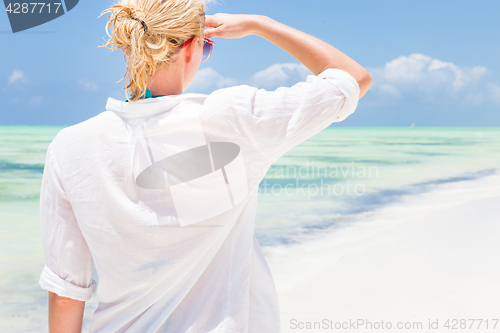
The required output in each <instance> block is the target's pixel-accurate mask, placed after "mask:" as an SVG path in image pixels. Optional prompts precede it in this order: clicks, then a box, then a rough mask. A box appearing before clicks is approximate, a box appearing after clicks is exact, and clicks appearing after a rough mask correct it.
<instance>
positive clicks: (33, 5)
mask: <svg viewBox="0 0 500 333" xmlns="http://www.w3.org/2000/svg"><path fill="white" fill-rule="evenodd" d="M60 7H61V3H60V2H57V3H52V8H51V4H50V3H44V2H30V3H28V2H24V3H9V5H8V6H7V8H5V11H6V12H8V13H9V14H28V13H31V14H37V13H38V14H42V13H49V14H50V13H55V14H57V12H58V11H59V8H60Z"/></svg>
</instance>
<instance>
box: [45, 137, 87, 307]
mask: <svg viewBox="0 0 500 333" xmlns="http://www.w3.org/2000/svg"><path fill="white" fill-rule="evenodd" d="M40 222H41V228H42V242H43V248H44V255H45V267H44V268H43V271H42V274H41V276H40V280H39V284H40V286H41V287H42V289H45V290H48V291H51V292H53V293H55V294H57V295H59V296H62V297H68V298H72V299H76V300H79V301H87V300H89V299H90V298H91V296H92V294H93V293H94V291H95V289H96V282H95V281H94V280H93V279H92V272H93V259H92V255H91V254H90V251H89V248H88V246H87V243H86V241H85V239H84V238H83V235H82V233H81V231H80V228H79V227H78V223H77V221H76V218H75V215H74V213H73V209H72V207H71V204H70V202H69V200H68V198H67V197H66V193H65V191H64V188H63V186H62V183H61V180H60V177H59V169H58V166H57V163H56V161H55V159H54V156H53V154H52V143H51V144H50V145H49V148H48V150H47V155H46V159H45V167H44V171H43V176H42V185H41V191H40Z"/></svg>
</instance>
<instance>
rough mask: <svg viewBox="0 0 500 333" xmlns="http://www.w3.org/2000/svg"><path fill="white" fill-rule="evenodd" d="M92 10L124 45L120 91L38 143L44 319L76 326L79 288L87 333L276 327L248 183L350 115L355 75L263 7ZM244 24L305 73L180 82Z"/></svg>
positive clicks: (191, 3)
mask: <svg viewBox="0 0 500 333" xmlns="http://www.w3.org/2000/svg"><path fill="white" fill-rule="evenodd" d="M104 12H109V13H111V16H110V22H109V23H108V24H109V27H111V34H110V37H111V38H110V40H109V41H108V43H107V44H106V45H105V46H107V47H110V48H112V49H118V48H121V49H122V50H123V52H124V53H125V55H126V59H127V72H126V77H127V88H128V89H129V91H130V92H131V97H129V98H128V99H127V101H118V100H116V99H113V98H109V99H108V103H107V106H106V111H104V112H102V113H100V114H99V115H97V116H95V117H93V118H91V119H88V120H86V121H84V122H82V123H79V124H76V125H73V126H70V127H67V128H65V129H63V130H62V131H60V132H59V133H58V135H57V136H56V137H55V139H54V140H53V141H52V143H51V144H50V146H49V148H48V151H47V157H46V164H45V169H44V174H43V181H42V188H41V196H40V216H41V224H42V234H43V242H44V251H45V259H46V265H45V267H44V269H43V272H42V275H41V277H40V285H41V286H42V288H44V289H46V290H48V291H49V330H50V332H65V333H68V332H80V331H81V326H82V316H83V310H84V304H85V301H86V300H88V299H89V298H90V297H91V295H92V294H93V293H94V291H96V296H97V299H98V301H99V306H98V308H97V310H96V311H95V313H94V316H93V320H92V325H91V328H90V332H196V333H200V332H231V333H234V332H257V333H273V332H279V331H280V323H279V308H278V299H277V295H276V289H275V286H274V283H273V279H272V276H271V273H270V271H269V268H268V266H267V263H266V261H265V259H264V256H263V255H262V252H261V250H260V247H259V244H258V242H257V240H256V238H255V235H254V231H253V227H254V220H255V209H256V204H257V193H258V184H259V182H260V181H261V180H262V178H263V177H264V175H265V173H266V171H267V170H268V168H269V167H270V166H271V164H272V163H273V162H275V161H276V160H277V159H278V158H279V157H280V156H281V155H283V154H284V153H285V152H287V151H288V150H289V149H291V148H293V147H294V146H296V145H298V144H299V143H301V142H303V141H304V140H306V139H308V138H309V137H311V136H313V135H315V134H317V133H318V132H320V131H321V130H323V129H325V128H326V127H328V126H329V125H330V124H331V123H333V122H336V121H341V120H343V119H345V118H346V117H347V116H348V115H349V114H351V113H352V112H354V110H355V108H356V106H357V103H358V99H359V98H361V97H362V96H363V95H364V94H365V93H366V91H367V90H368V88H369V86H370V84H371V76H370V74H369V73H368V72H367V71H366V70H365V69H364V68H363V67H361V66H360V65H359V64H357V63H356V62H355V61H353V60H352V59H350V58H349V57H347V56H346V55H345V54H343V53H342V52H340V51H338V50H337V49H335V48H334V47H332V46H330V45H328V44H327V43H325V42H323V41H321V40H319V39H317V38H315V37H312V36H310V35H307V34H305V33H303V32H300V31H297V30H295V29H293V28H290V27H287V26H285V25H283V24H281V23H278V22H276V21H274V20H272V19H270V18H268V17H265V16H261V15H230V14H220V13H219V14H215V15H212V16H206V17H205V7H204V3H203V2H202V0H165V1H157V0H141V1H138V0H137V1H123V2H122V3H120V4H119V5H116V6H113V7H112V8H110V9H108V10H106V11H104ZM107 27H108V26H107ZM205 28H208V29H205ZM252 34H253V35H258V36H261V37H263V38H265V39H267V40H268V41H270V42H272V43H274V44H276V45H277V46H279V47H281V48H282V49H284V50H285V51H287V52H288V53H290V54H291V55H292V56H294V57H295V58H296V59H297V60H298V61H300V62H301V63H303V64H304V65H305V66H306V67H307V68H309V69H310V70H311V71H312V72H313V73H314V74H315V75H310V76H308V77H307V80H306V82H300V83H297V84H296V85H294V86H293V87H281V88H279V89H277V90H275V91H266V90H264V89H260V90H259V89H257V88H255V87H250V86H248V85H239V86H235V87H230V88H224V89H219V90H216V91H214V92H213V93H212V94H210V95H204V94H197V93H187V94H183V91H184V90H185V89H186V88H187V87H188V86H189V85H190V83H191V82H192V81H193V79H194V77H195V75H196V72H197V70H198V67H199V65H200V62H201V61H205V60H207V59H208V57H209V56H210V53H211V49H212V45H213V44H214V43H213V42H212V41H211V40H210V38H216V37H220V38H241V37H245V36H248V35H252ZM93 264H95V267H96V271H97V274H98V276H99V285H98V286H96V282H95V281H94V280H92V271H93Z"/></svg>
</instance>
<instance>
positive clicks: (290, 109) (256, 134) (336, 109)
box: [227, 68, 360, 162]
mask: <svg viewBox="0 0 500 333" xmlns="http://www.w3.org/2000/svg"><path fill="white" fill-rule="evenodd" d="M233 88H234V89H233ZM233 88H227V89H233V90H231V91H227V93H228V94H229V95H232V97H231V100H232V105H231V109H233V111H234V112H236V113H237V119H238V121H237V123H238V124H239V125H240V126H241V128H242V129H243V131H244V132H245V133H246V135H247V136H248V138H249V140H250V141H251V142H252V144H253V146H255V147H256V149H257V150H258V151H259V153H260V154H261V155H263V156H264V157H266V158H267V159H268V160H270V161H272V162H274V161H276V160H277V159H278V158H279V157H281V156H282V155H283V154H284V153H286V152H287V151H288V150H290V149H292V148H293V147H295V146H297V145H298V144H300V143H302V142H303V141H305V140H307V139H308V138H310V137H312V136H314V135H315V134H317V133H319V132H321V131H322V130H324V129H325V128H327V127H328V126H330V125H331V124H332V123H334V122H339V121H342V120H344V119H345V118H347V116H348V115H350V114H351V113H353V112H354V110H355V109H356V107H357V105H358V100H359V92H360V89H359V85H358V83H357V82H356V80H355V79H354V78H353V77H352V76H351V75H350V74H349V73H347V72H345V71H343V70H340V69H333V68H329V69H326V70H324V71H323V72H322V73H320V74H319V75H318V76H315V75H309V76H308V77H307V79H306V82H299V83H297V84H295V85H294V86H292V87H280V88H278V89H276V90H275V91H266V90H264V89H258V88H255V87H250V86H247V85H242V86H236V87H233ZM236 95H238V97H236Z"/></svg>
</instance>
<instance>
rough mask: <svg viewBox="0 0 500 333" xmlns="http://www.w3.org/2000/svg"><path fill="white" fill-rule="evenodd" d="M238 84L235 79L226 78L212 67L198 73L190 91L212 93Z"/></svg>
mask: <svg viewBox="0 0 500 333" xmlns="http://www.w3.org/2000/svg"><path fill="white" fill-rule="evenodd" d="M237 83H238V82H237V81H236V80H235V79H231V78H226V77H224V76H222V75H221V74H219V73H217V71H216V70H215V69H213V68H211V67H208V68H204V69H201V70H199V71H198V73H197V74H196V77H195V79H194V80H193V83H191V85H190V86H189V90H190V91H196V92H212V91H213V90H216V89H221V88H225V87H231V86H234V85H236V84H237Z"/></svg>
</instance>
